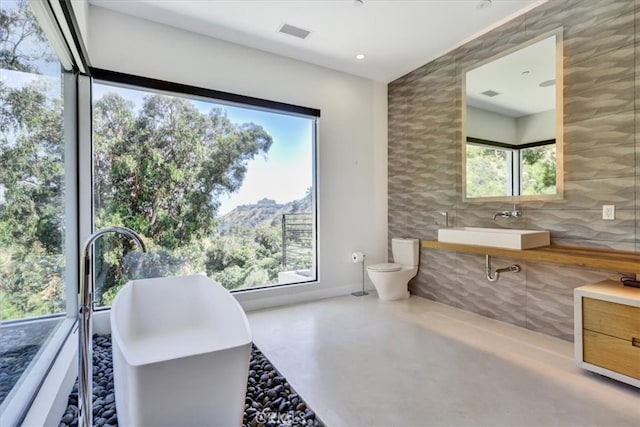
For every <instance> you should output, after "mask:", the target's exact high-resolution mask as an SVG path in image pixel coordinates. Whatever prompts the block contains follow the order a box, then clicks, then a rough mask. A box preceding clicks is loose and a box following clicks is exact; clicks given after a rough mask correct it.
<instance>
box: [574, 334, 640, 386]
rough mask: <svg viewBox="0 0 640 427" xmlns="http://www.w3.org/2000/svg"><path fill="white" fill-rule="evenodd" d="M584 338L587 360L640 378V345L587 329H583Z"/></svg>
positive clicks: (584, 351)
mask: <svg viewBox="0 0 640 427" xmlns="http://www.w3.org/2000/svg"><path fill="white" fill-rule="evenodd" d="M582 339H583V359H584V361H585V362H588V363H591V364H592V365H597V366H600V367H602V368H606V369H609V370H611V371H615V372H618V373H620V374H623V375H628V376H630V377H632V378H636V379H640V347H636V346H634V345H632V343H631V342H630V341H625V340H621V339H619V338H615V337H612V336H609V335H604V334H599V333H597V332H592V331H587V330H585V331H583V334H582Z"/></svg>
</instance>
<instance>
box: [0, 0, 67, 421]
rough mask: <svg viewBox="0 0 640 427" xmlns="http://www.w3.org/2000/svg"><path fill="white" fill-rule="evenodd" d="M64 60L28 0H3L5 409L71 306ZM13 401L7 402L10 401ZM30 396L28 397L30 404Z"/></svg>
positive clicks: (1, 371) (0, 131) (0, 229)
mask: <svg viewBox="0 0 640 427" xmlns="http://www.w3.org/2000/svg"><path fill="white" fill-rule="evenodd" d="M63 113H64V108H63V78H62V73H61V66H60V63H59V62H58V60H57V58H56V55H55V53H54V51H53V49H52V48H51V46H50V45H49V43H48V42H47V40H46V38H45V36H44V34H43V32H42V30H41V28H40V27H39V25H38V23H37V21H36V19H35V18H34V16H33V14H32V12H31V10H30V8H29V4H28V3H27V2H26V1H12V0H3V1H2V2H0V275H1V276H0V277H1V286H0V320H1V323H0V384H1V387H0V402H3V404H2V406H0V412H2V411H4V410H5V408H6V407H7V405H8V403H9V401H10V399H7V396H11V395H12V394H14V393H15V392H16V389H17V387H15V385H16V384H22V383H25V382H27V381H26V379H27V375H28V373H29V372H30V369H31V368H32V367H33V366H34V365H35V364H36V362H37V360H38V357H39V355H40V354H41V353H42V352H43V351H44V350H45V349H44V347H45V343H46V342H47V341H48V340H49V339H50V337H51V335H52V334H53V332H54V331H55V330H56V328H57V327H58V325H59V324H60V322H61V321H62V320H63V317H62V316H58V317H56V316H53V317H52V315H56V314H61V313H63V312H64V310H65V296H64V280H65V253H64V252H65V251H64V243H65V242H64V240H65V239H64V232H65V230H64V223H65V218H64V211H65V206H64V193H65V188H64V182H65V181H64V178H65V168H64V147H65V144H64V140H63ZM5 400H6V401H5ZM26 403H27V402H22V404H26Z"/></svg>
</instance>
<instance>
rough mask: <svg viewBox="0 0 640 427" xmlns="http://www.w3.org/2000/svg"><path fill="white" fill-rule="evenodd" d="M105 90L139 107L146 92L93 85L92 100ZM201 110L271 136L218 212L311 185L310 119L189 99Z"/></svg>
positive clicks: (298, 194)
mask: <svg viewBox="0 0 640 427" xmlns="http://www.w3.org/2000/svg"><path fill="white" fill-rule="evenodd" d="M108 92H116V93H119V94H120V95H122V96H124V97H125V98H127V99H129V100H131V101H133V102H134V104H135V105H136V108H139V107H140V106H141V105H142V101H143V97H144V96H145V95H147V94H148V93H149V92H145V91H139V90H134V89H129V88H123V87H116V86H110V85H103V84H94V86H93V99H94V102H95V101H96V100H98V99H100V98H101V97H102V96H104V95H105V94H106V93H108ZM190 101H191V102H193V104H194V105H195V106H196V107H197V108H198V109H199V110H200V111H202V112H208V111H210V110H211V108H214V107H221V108H223V109H225V110H226V111H227V117H229V119H230V120H231V121H232V122H234V123H247V122H252V123H256V124H259V125H261V126H262V127H263V128H264V129H265V131H266V132H267V133H268V134H269V135H271V137H272V138H273V144H272V145H271V149H270V150H269V152H268V153H267V155H266V156H257V157H256V158H254V159H253V160H250V161H249V163H248V167H247V173H246V175H245V179H244V182H243V184H242V187H241V188H240V189H239V190H238V191H237V192H235V193H233V194H231V195H228V196H224V197H223V198H222V199H221V205H220V209H219V210H218V213H219V214H221V215H222V214H225V213H227V212H229V211H231V210H233V208H235V207H236V206H238V205H243V204H253V203H256V202H257V201H258V200H260V199H263V198H265V197H266V198H268V199H273V200H275V201H276V202H278V203H286V202H290V201H292V200H296V199H299V198H302V197H303V196H304V195H305V193H306V190H307V188H309V187H311V184H312V176H313V171H312V159H313V156H312V150H313V145H312V141H313V119H310V118H304V117H298V116H292V115H286V114H278V113H272V112H268V111H261V110H255V109H250V108H239V107H235V106H229V105H222V104H214V103H209V102H203V101H200V100H193V99H190Z"/></svg>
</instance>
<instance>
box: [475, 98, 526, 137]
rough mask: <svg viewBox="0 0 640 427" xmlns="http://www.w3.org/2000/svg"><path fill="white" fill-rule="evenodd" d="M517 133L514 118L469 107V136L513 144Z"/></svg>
mask: <svg viewBox="0 0 640 427" xmlns="http://www.w3.org/2000/svg"><path fill="white" fill-rule="evenodd" d="M516 132H517V131H516V121H515V119H514V118H513V117H507V116H503V115H502V114H498V113H494V112H492V111H487V110H483V109H480V108H475V107H472V106H470V105H467V136H469V137H473V138H480V139H486V140H488V141H497V142H504V143H505V144H513V143H514V141H515V140H516Z"/></svg>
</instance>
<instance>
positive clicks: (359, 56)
mask: <svg viewBox="0 0 640 427" xmlns="http://www.w3.org/2000/svg"><path fill="white" fill-rule="evenodd" d="M364 58H366V56H365V55H364V53H359V54H357V55H356V59H360V60H362V59H364Z"/></svg>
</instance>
